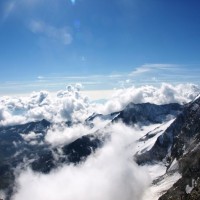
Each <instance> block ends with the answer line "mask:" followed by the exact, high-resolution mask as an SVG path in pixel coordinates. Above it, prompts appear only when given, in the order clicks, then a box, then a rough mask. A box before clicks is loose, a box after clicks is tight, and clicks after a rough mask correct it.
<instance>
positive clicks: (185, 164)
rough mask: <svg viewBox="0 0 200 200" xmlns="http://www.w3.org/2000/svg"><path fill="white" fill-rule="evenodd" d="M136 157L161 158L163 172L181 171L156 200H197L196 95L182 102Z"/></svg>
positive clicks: (199, 117) (199, 116) (199, 120)
mask: <svg viewBox="0 0 200 200" xmlns="http://www.w3.org/2000/svg"><path fill="white" fill-rule="evenodd" d="M136 160H137V162H138V163H139V164H145V163H147V162H158V161H162V162H164V163H165V164H166V165H167V166H168V168H167V171H166V174H172V173H174V172H178V173H180V174H181V176H182V177H181V178H180V179H179V180H178V181H177V182H176V183H175V184H174V185H173V186H172V187H171V188H170V189H169V190H168V191H167V192H166V193H165V194H164V195H162V196H161V197H160V198H159V199H160V200H168V199H172V200H177V199H180V200H181V199H185V200H187V199H191V200H197V199H200V179H199V177H200V98H198V99H196V100H195V101H193V102H191V103H189V104H187V105H185V106H184V109H183V112H182V113H181V114H179V115H178V117H177V118H176V120H175V121H174V122H173V123H172V124H171V125H170V126H169V127H168V128H167V130H166V131H165V132H164V133H163V134H162V135H160V136H159V137H158V138H157V140H156V142H155V144H154V145H153V147H152V148H151V149H150V150H149V151H147V152H145V153H143V154H140V155H136Z"/></svg>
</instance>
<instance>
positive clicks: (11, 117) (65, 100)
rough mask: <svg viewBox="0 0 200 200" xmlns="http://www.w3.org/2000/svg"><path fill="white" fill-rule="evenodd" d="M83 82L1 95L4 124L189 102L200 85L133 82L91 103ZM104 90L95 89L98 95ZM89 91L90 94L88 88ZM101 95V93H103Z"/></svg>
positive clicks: (72, 118)
mask: <svg viewBox="0 0 200 200" xmlns="http://www.w3.org/2000/svg"><path fill="white" fill-rule="evenodd" d="M81 87H82V86H81V84H76V85H75V86H68V87H67V89H66V90H63V91H58V92H57V93H56V94H51V93H49V92H47V91H41V92H33V93H32V94H31V95H30V96H26V97H1V98H0V125H12V124H21V123H26V122H30V121H38V120H42V119H46V120H49V121H51V122H62V121H74V122H78V121H80V122H83V121H84V120H85V119H86V118H87V117H89V116H90V115H91V114H93V113H102V114H110V113H112V112H116V111H120V110H122V109H123V108H124V107H125V106H126V105H127V104H128V103H130V102H133V103H145V102H150V103H155V104H166V103H181V104H182V103H187V102H189V101H191V100H193V99H194V98H195V97H196V96H197V95H198V94H199V93H200V88H199V87H198V86H197V85H194V84H178V85H171V84H167V83H162V84H161V85H158V86H151V85H146V86H138V87H136V86H132V87H129V88H124V89H120V90H115V91H113V95H111V93H112V92H111V91H109V92H108V93H105V91H104V92H103V93H104V94H105V95H107V96H108V97H110V98H109V99H108V100H107V101H106V102H104V103H101V104H99V103H94V102H93V103H91V102H90V101H89V99H88V97H87V96H85V95H84V94H85V93H86V92H81V91H80V90H81ZM100 92H101V91H96V92H93V93H91V94H92V95H96V96H98V95H99V94H98V93H100ZM88 94H90V93H89V92H88ZM99 97H101V96H99Z"/></svg>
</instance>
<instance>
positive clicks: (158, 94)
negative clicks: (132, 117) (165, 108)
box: [98, 83, 200, 114]
mask: <svg viewBox="0 0 200 200" xmlns="http://www.w3.org/2000/svg"><path fill="white" fill-rule="evenodd" d="M199 93H200V88H199V87H198V86H197V85H194V84H178V85H171V84H167V83H162V84H161V85H160V86H151V85H146V86H139V87H135V86H133V87H129V88H124V89H121V90H116V92H115V93H114V94H113V96H112V97H111V98H110V99H109V100H108V101H107V102H106V103H105V104H104V105H98V111H99V112H100V113H104V114H108V113H111V112H116V111H120V110H122V109H123V108H124V107H125V106H126V105H127V104H128V103H130V102H133V103H146V102H149V103H154V104H167V103H180V104H183V103H187V102H189V101H191V100H193V99H194V98H195V97H196V96H197V95H198V94H199Z"/></svg>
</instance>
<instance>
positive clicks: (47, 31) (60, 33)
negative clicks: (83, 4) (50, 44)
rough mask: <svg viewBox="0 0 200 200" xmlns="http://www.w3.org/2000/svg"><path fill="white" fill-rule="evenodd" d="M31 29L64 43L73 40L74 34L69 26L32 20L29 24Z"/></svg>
mask: <svg viewBox="0 0 200 200" xmlns="http://www.w3.org/2000/svg"><path fill="white" fill-rule="evenodd" d="M29 28H30V30H31V31H32V32H33V33H35V34H40V35H43V36H45V37H48V38H50V39H53V40H55V41H59V42H60V43H62V44H64V45H69V44H71V42H72V40H73V39H72V35H71V34H70V31H69V29H68V28H67V27H62V28H57V27H54V26H51V25H49V24H46V23H45V22H43V21H37V20H32V21H31V22H30V24H29Z"/></svg>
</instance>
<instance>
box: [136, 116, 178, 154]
mask: <svg viewBox="0 0 200 200" xmlns="http://www.w3.org/2000/svg"><path fill="white" fill-rule="evenodd" d="M174 120H175V119H172V120H170V121H168V122H164V123H163V124H155V125H150V126H148V127H144V128H143V129H144V130H143V131H141V132H140V134H141V135H142V134H143V137H142V138H141V139H143V140H142V141H139V142H138V144H137V150H136V151H137V152H138V154H141V153H144V152H145V151H149V150H150V149H151V148H152V147H153V145H154V144H155V142H156V140H157V138H158V137H159V136H160V135H162V134H163V132H164V131H165V130H166V129H167V128H168V127H169V126H170V125H171V124H172V123H173V122H174ZM147 130H148V131H147ZM146 133H148V136H152V137H150V138H149V139H145V136H146Z"/></svg>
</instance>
